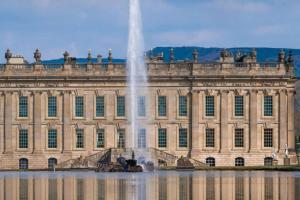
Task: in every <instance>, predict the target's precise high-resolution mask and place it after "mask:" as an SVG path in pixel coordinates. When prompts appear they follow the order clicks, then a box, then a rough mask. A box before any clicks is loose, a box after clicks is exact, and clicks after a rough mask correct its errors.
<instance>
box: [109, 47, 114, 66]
mask: <svg viewBox="0 0 300 200" xmlns="http://www.w3.org/2000/svg"><path fill="white" fill-rule="evenodd" d="M112 60H113V57H112V50H111V49H109V50H108V62H109V63H112Z"/></svg>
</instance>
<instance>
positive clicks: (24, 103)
mask: <svg viewBox="0 0 300 200" xmlns="http://www.w3.org/2000/svg"><path fill="white" fill-rule="evenodd" d="M19 117H28V97H25V96H21V97H19Z"/></svg>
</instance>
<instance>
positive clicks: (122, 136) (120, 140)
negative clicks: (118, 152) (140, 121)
mask: <svg viewBox="0 0 300 200" xmlns="http://www.w3.org/2000/svg"><path fill="white" fill-rule="evenodd" d="M117 146H118V148H125V129H119V130H118V144H117Z"/></svg>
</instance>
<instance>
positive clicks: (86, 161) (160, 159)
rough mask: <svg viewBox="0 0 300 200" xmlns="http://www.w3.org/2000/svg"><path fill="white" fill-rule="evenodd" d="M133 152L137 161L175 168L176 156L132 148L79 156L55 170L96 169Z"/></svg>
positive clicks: (155, 150) (201, 163)
mask: <svg viewBox="0 0 300 200" xmlns="http://www.w3.org/2000/svg"><path fill="white" fill-rule="evenodd" d="M133 151H134V154H135V159H137V160H138V161H141V160H145V161H152V162H153V163H154V165H155V166H158V165H165V166H176V162H177V160H178V156H176V155H173V154H170V153H168V152H165V151H162V150H159V149H156V148H152V147H150V148H145V149H132V148H110V149H107V150H103V151H100V152H97V153H95V154H91V155H88V156H85V157H83V156H80V157H77V158H73V159H69V160H66V161H64V162H61V163H59V164H58V165H57V166H56V168H58V169H74V168H75V169H78V168H96V167H97V164H98V163H99V162H100V163H109V162H116V160H117V158H118V157H120V156H122V157H125V158H126V159H130V158H131V157H132V152H133ZM190 161H191V162H192V163H193V164H194V166H206V164H205V163H203V162H200V161H198V160H196V159H193V158H191V159H190Z"/></svg>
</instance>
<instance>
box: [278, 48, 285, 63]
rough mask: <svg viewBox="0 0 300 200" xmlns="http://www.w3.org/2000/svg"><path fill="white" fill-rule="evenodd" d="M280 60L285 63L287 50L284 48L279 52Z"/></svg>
mask: <svg viewBox="0 0 300 200" xmlns="http://www.w3.org/2000/svg"><path fill="white" fill-rule="evenodd" d="M278 62H280V63H284V62H285V52H284V50H283V49H281V51H280V52H279V54H278Z"/></svg>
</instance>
